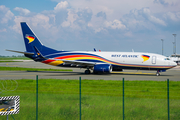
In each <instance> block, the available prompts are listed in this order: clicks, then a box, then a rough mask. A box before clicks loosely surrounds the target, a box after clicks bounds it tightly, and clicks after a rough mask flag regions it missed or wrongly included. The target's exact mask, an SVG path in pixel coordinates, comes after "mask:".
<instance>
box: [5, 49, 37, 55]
mask: <svg viewBox="0 0 180 120" xmlns="http://www.w3.org/2000/svg"><path fill="white" fill-rule="evenodd" d="M6 51H11V52H16V53H22V54H27V55H34V53H32V52H21V51H15V50H6Z"/></svg>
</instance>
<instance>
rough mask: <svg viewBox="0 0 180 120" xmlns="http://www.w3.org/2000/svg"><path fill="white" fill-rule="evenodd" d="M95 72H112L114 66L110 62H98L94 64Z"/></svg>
mask: <svg viewBox="0 0 180 120" xmlns="http://www.w3.org/2000/svg"><path fill="white" fill-rule="evenodd" d="M93 72H94V73H111V72H112V66H111V65H110V64H96V65H94V70H93Z"/></svg>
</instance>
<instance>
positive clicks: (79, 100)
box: [79, 77, 81, 120]
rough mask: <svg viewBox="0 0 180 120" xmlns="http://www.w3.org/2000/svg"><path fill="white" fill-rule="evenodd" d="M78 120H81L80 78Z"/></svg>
mask: <svg viewBox="0 0 180 120" xmlns="http://www.w3.org/2000/svg"><path fill="white" fill-rule="evenodd" d="M79 119H80V120H81V77H79Z"/></svg>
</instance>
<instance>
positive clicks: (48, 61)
mask: <svg viewBox="0 0 180 120" xmlns="http://www.w3.org/2000/svg"><path fill="white" fill-rule="evenodd" d="M54 61H56V60H50V59H48V60H45V61H43V62H42V63H46V64H48V63H51V62H54Z"/></svg>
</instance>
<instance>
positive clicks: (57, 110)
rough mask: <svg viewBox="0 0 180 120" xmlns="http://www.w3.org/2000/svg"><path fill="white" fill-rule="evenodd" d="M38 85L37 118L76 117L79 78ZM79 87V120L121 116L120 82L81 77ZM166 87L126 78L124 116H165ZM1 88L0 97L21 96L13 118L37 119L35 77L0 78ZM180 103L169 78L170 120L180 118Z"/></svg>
mask: <svg viewBox="0 0 180 120" xmlns="http://www.w3.org/2000/svg"><path fill="white" fill-rule="evenodd" d="M17 86H18V87H17ZM38 86H39V88H38V90H39V99H38V100H39V101H38V103H39V113H38V115H39V119H40V120H41V119H42V120H49V119H51V120H76V119H79V81H78V80H60V79H40V80H39V85H38ZM81 86H82V100H81V104H82V119H84V120H119V119H122V81H111V80H109V81H107V80H106V81H105V80H82V84H81ZM166 87H167V84H166V81H125V119H126V120H144V119H146V120H152V119H154V120H164V119H167V88H166ZM0 88H1V89H0V96H12V95H19V96H20V113H19V114H16V115H13V116H14V118H15V119H23V120H32V119H36V116H35V115H36V106H35V105H36V81H35V80H27V79H22V80H0ZM179 103H180V82H179V81H177V82H176V81H170V116H171V119H175V120H177V119H180V113H179V111H180V104H179ZM1 118H2V119H6V116H0V119H1ZM9 120H11V117H9Z"/></svg>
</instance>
